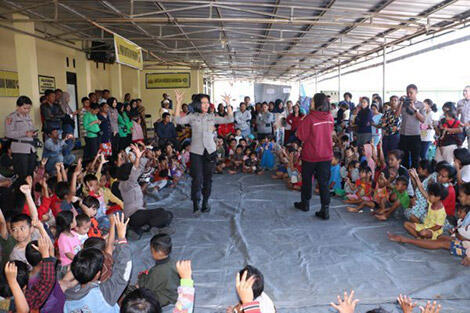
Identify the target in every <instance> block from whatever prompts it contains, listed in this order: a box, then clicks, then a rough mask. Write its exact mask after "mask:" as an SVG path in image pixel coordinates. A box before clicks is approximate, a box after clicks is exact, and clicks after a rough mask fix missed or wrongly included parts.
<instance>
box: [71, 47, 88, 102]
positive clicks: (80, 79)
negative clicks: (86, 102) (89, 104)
mask: <svg viewBox="0 0 470 313" xmlns="http://www.w3.org/2000/svg"><path fill="white" fill-rule="evenodd" d="M75 59H76V60H77V67H76V69H77V93H78V95H77V98H78V101H80V99H81V98H82V97H87V96H88V93H90V92H91V91H92V90H91V65H92V62H91V61H88V60H87V58H86V54H85V53H84V52H81V51H77V52H76V53H75ZM78 106H79V107H81V103H78Z"/></svg>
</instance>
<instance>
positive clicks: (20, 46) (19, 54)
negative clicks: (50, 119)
mask: <svg viewBox="0 0 470 313" xmlns="http://www.w3.org/2000/svg"><path fill="white" fill-rule="evenodd" d="M12 17H13V19H25V18H28V17H26V16H24V15H21V14H13V15H12ZM13 26H14V27H15V28H17V29H20V30H23V31H26V32H28V33H34V23H33V22H21V23H14V24H13ZM14 39H15V51H16V68H17V71H18V84H19V89H20V95H24V96H28V97H29V98H30V99H31V101H32V102H33V104H34V105H33V112H32V114H31V118H32V119H33V123H34V125H35V126H40V125H39V124H40V123H41V118H40V113H39V105H38V103H39V85H38V55H37V51H36V38H34V37H32V36H28V35H24V34H21V33H17V32H15V34H14Z"/></svg>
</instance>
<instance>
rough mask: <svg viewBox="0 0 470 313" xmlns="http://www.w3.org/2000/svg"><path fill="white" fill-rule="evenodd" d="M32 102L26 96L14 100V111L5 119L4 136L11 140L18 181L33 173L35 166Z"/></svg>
mask: <svg viewBox="0 0 470 313" xmlns="http://www.w3.org/2000/svg"><path fill="white" fill-rule="evenodd" d="M31 107H32V102H31V99H29V98H28V97H26V96H20V97H19V98H18V99H17V100H16V111H15V112H13V113H11V114H9V115H8V116H7V118H6V119H5V137H7V139H9V140H11V152H12V157H13V169H14V170H15V173H16V174H18V177H19V178H18V179H19V183H20V184H21V183H22V182H23V181H24V179H25V178H26V177H27V176H29V175H32V174H33V171H34V167H35V166H36V146H35V144H34V137H35V136H37V134H38V131H37V130H34V126H33V121H32V120H31V116H30V112H31Z"/></svg>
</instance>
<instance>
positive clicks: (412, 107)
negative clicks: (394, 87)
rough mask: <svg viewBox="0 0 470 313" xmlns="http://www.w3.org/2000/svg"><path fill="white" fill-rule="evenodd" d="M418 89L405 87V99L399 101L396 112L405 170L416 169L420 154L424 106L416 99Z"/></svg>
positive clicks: (411, 85)
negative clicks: (398, 117) (397, 113)
mask: <svg viewBox="0 0 470 313" xmlns="http://www.w3.org/2000/svg"><path fill="white" fill-rule="evenodd" d="M417 94H418V87H416V85H414V84H410V85H408V86H407V87H406V97H404V98H402V99H401V101H400V106H399V107H398V112H400V114H401V121H402V122H401V128H400V144H399V148H400V150H402V151H403V152H404V157H403V165H404V166H405V167H406V168H418V162H419V153H420V152H421V135H420V133H421V128H420V123H423V122H424V104H423V103H422V102H420V101H418V100H417V99H416V96H417Z"/></svg>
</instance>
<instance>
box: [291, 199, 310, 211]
mask: <svg viewBox="0 0 470 313" xmlns="http://www.w3.org/2000/svg"><path fill="white" fill-rule="evenodd" d="M294 207H295V208H296V209H298V210H300V211H304V212H308V211H310V202H309V201H301V202H295V203H294Z"/></svg>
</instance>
